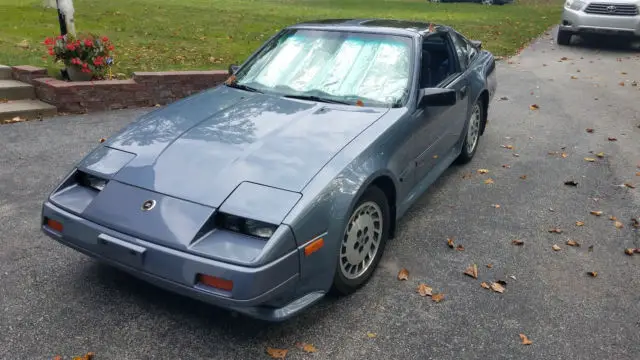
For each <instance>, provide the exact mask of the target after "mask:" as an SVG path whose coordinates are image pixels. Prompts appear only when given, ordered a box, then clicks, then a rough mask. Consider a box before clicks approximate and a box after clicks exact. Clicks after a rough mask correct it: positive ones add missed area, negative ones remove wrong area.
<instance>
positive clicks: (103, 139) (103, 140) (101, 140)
mask: <svg viewBox="0 0 640 360" xmlns="http://www.w3.org/2000/svg"><path fill="white" fill-rule="evenodd" d="M99 141H100V143H103V142H105V141H107V139H105V138H100V140H99Z"/></svg>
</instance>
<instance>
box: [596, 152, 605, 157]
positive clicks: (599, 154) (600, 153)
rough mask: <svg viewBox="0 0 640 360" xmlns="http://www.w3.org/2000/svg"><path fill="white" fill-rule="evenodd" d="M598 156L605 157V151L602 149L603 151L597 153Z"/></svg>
mask: <svg viewBox="0 0 640 360" xmlns="http://www.w3.org/2000/svg"><path fill="white" fill-rule="evenodd" d="M596 156H597V157H599V158H603V157H604V153H603V152H602V151H601V152H599V153H597V154H596Z"/></svg>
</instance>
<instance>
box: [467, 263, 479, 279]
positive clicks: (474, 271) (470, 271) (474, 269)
mask: <svg viewBox="0 0 640 360" xmlns="http://www.w3.org/2000/svg"><path fill="white" fill-rule="evenodd" d="M464 274H465V275H468V276H471V277H472V278H474V279H477V278H478V265H476V264H473V265H470V266H469V267H468V268H467V270H465V271H464Z"/></svg>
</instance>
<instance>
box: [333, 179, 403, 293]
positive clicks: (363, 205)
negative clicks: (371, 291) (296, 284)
mask: <svg viewBox="0 0 640 360" xmlns="http://www.w3.org/2000/svg"><path fill="white" fill-rule="evenodd" d="M389 214H390V212H389V203H388V201H387V197H386V196H385V194H384V192H382V190H380V189H379V188H377V187H375V186H372V187H370V188H368V189H367V190H366V191H365V192H364V194H362V196H361V197H360V199H359V200H358V202H357V203H356V205H355V207H354V209H353V212H352V213H351V215H350V216H349V220H348V222H347V225H346V227H345V229H344V232H343V234H342V237H341V239H340V241H341V244H340V247H339V249H338V254H337V257H338V265H337V268H336V271H335V275H334V279H333V290H334V292H336V293H338V294H342V295H347V294H350V293H352V292H354V291H355V290H357V289H358V288H359V287H361V286H362V285H364V284H365V283H366V282H367V280H369V278H370V277H371V275H372V274H373V271H374V270H375V268H376V267H377V266H378V262H380V258H381V257H382V253H383V252H384V247H385V245H386V242H387V237H388V235H389V226H390V224H391V222H390V215H389Z"/></svg>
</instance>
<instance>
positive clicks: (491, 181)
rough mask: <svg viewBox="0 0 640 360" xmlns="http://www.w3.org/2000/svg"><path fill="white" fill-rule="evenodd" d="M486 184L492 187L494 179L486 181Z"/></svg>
mask: <svg viewBox="0 0 640 360" xmlns="http://www.w3.org/2000/svg"><path fill="white" fill-rule="evenodd" d="M484 183H485V184H487V185H491V184H493V179H492V178H488V179H487V180H485V181H484Z"/></svg>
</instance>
